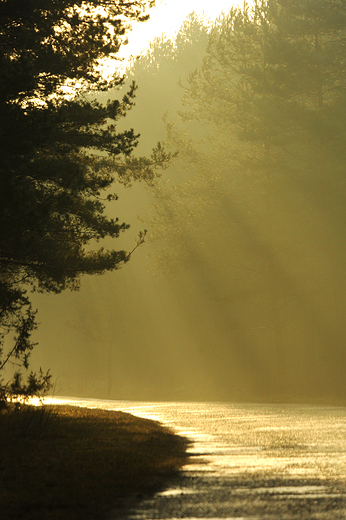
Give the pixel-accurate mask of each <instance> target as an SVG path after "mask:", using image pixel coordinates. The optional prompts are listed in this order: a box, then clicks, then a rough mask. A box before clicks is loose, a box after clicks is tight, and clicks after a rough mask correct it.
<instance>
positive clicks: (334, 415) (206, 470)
mask: <svg viewBox="0 0 346 520" xmlns="http://www.w3.org/2000/svg"><path fill="white" fill-rule="evenodd" d="M72 401H73V404H78V405H83V406H92V407H99V408H106V409H117V410H122V411H126V412H130V413H132V414H134V415H138V416H141V417H146V418H151V419H156V420H159V421H161V422H163V423H165V424H167V425H169V426H171V427H173V428H174V429H175V430H176V431H177V432H178V433H180V434H183V435H186V436H188V437H189V438H191V440H193V445H192V447H191V454H192V455H193V462H192V464H190V465H189V466H186V467H185V468H184V472H183V474H182V476H181V478H180V479H179V480H177V482H176V483H175V485H174V486H173V487H172V488H171V489H167V490H165V491H164V492H162V493H158V494H157V495H155V496H154V498H153V499H151V500H144V501H143V502H142V503H141V506H140V509H137V510H135V511H133V512H132V513H131V516H130V518H131V520H149V519H154V518H157V519H173V518H214V519H216V518H228V519H232V520H235V519H237V520H240V519H241V518H244V519H245V518H252V519H255V518H256V519H263V520H274V519H275V520H276V519H287V520H291V519H292V520H293V519H309V520H313V519H316V520H317V519H319V520H321V519H328V520H334V519H335V520H336V519H338V520H339V519H340V520H341V519H345V518H346V482H345V476H346V408H345V407H330V406H305V405H279V404H275V405H270V404H265V405H263V404H260V405H255V404H225V403H222V404H221V403H182V402H177V403H144V402H130V401H128V402H126V401H101V400H94V401H93V400H86V399H85V400H79V399H78V400H72ZM69 402H71V401H69Z"/></svg>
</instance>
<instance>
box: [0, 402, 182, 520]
mask: <svg viewBox="0 0 346 520" xmlns="http://www.w3.org/2000/svg"><path fill="white" fill-rule="evenodd" d="M186 447H187V441H186V439H184V438H182V437H179V436H177V435H174V434H173V433H172V432H171V431H170V430H169V429H167V428H165V427H163V426H161V425H160V424H159V423H157V422H155V421H149V420H146V419H140V418H137V417H133V416H132V415H130V414H126V413H123V412H114V411H105V410H90V409H86V408H78V407H72V406H47V407H44V408H35V407H24V409H21V410H19V411H18V412H13V411H12V412H8V411H2V412H1V414H0V518H1V520H10V519H11V520H12V519H13V520H20V519H23V520H34V519H35V520H38V519H40V520H46V519H47V520H53V519H54V520H77V519H78V520H79V519H81V520H91V519H100V520H101V519H105V518H116V517H119V518H120V517H125V516H126V510H127V508H128V507H129V506H130V505H131V504H132V503H133V501H134V500H136V499H138V498H139V497H141V496H143V495H145V494H147V493H151V492H153V491H156V490H158V489H160V488H161V487H163V486H164V485H165V484H166V483H167V481H168V480H169V479H170V478H171V477H172V476H173V475H174V474H176V472H177V471H178V470H179V469H180V468H181V466H182V465H183V464H184V463H186V462H187V455H186V451H185V450H186Z"/></svg>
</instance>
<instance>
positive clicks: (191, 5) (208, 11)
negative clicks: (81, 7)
mask: <svg viewBox="0 0 346 520" xmlns="http://www.w3.org/2000/svg"><path fill="white" fill-rule="evenodd" d="M243 4H244V0H233V1H232V0H213V2H210V0H209V1H208V0H180V1H177V0H157V2H156V7H154V8H152V9H149V10H148V14H149V15H150V19H149V20H148V21H147V22H139V23H134V24H133V27H132V31H131V32H129V33H128V34H127V36H128V41H129V43H128V44H127V45H123V46H122V47H121V49H120V52H119V54H118V56H119V58H121V59H125V60H126V61H127V60H128V59H129V58H130V57H131V56H132V57H135V56H137V55H139V54H141V53H142V52H144V51H145V50H147V49H148V48H149V44H150V42H151V41H153V39H154V38H156V37H158V36H161V35H163V34H164V35H165V36H167V37H168V38H172V36H174V34H176V33H177V32H178V31H179V29H180V27H181V25H182V24H183V22H184V21H185V20H186V18H187V16H188V15H189V14H190V13H191V12H192V11H195V12H196V14H198V15H200V16H204V17H205V18H206V19H210V20H215V18H217V17H218V16H219V15H220V14H221V13H222V12H225V13H227V12H228V11H229V10H230V9H231V8H232V7H234V6H240V5H243ZM112 68H113V70H114V68H116V69H119V64H118V66H117V67H114V62H113V64H112ZM107 69H108V67H105V69H104V70H105V71H106V70H107ZM108 72H109V73H111V70H110V69H108V70H107V73H108Z"/></svg>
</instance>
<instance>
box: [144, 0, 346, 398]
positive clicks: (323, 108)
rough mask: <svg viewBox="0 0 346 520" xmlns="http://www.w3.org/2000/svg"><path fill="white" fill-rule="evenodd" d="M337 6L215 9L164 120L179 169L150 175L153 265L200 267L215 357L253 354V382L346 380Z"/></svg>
mask: <svg viewBox="0 0 346 520" xmlns="http://www.w3.org/2000/svg"><path fill="white" fill-rule="evenodd" d="M345 8H346V4H345V2H344V1H339V0H307V1H297V2H294V1H293V2H291V1H286V0H268V1H257V2H254V3H253V4H251V5H250V4H249V5H246V4H245V5H244V7H243V8H241V9H238V8H234V9H231V10H230V11H229V13H226V14H224V15H222V16H220V17H219V19H217V20H216V21H215V24H214V25H213V27H212V28H211V29H210V30H209V34H208V43H207V47H206V51H205V55H204V58H203V63H202V65H201V66H199V67H198V68H195V69H192V70H191V74H190V76H189V78H188V80H187V81H183V82H182V85H183V88H184V91H183V99H182V101H183V105H184V106H185V108H184V110H181V111H180V121H179V122H178V123H179V124H178V125H176V126H175V125H174V123H173V122H171V123H168V125H167V131H168V134H167V142H168V143H171V146H172V150H175V151H178V152H179V155H178V158H177V161H176V165H175V168H179V167H180V168H181V171H182V172H183V174H181V175H185V178H186V181H185V182H184V183H180V184H174V185H170V184H167V183H166V184H165V183H161V184H159V185H158V186H157V187H156V188H155V194H156V204H155V211H156V215H155V216H154V218H153V219H152V220H151V222H150V228H151V235H152V240H153V241H154V242H155V244H156V246H157V247H158V248H159V249H160V250H161V251H159V261H160V265H161V266H163V267H164V268H167V267H170V266H173V265H175V266H177V265H179V266H181V267H183V268H184V269H189V268H190V269H191V270H193V271H194V272H195V273H196V271H198V270H199V271H200V281H201V284H203V285H204V286H205V287H206V291H207V293H208V294H209V296H210V298H211V299H213V301H214V302H216V301H219V302H220V303H219V304H217V303H214V304H213V305H211V304H209V305H210V307H211V308H214V309H215V308H217V311H215V312H216V313H217V314H218V318H217V320H218V323H219V324H220V327H224V328H225V330H227V333H225V334H226V337H227V339H225V346H224V348H223V350H221V348H220V350H218V354H219V356H215V358H217V357H219V360H220V361H219V363H220V367H221V364H222V365H223V368H224V366H228V367H229V372H228V373H227V377H228V378H229V377H230V375H229V374H230V373H231V374H232V377H233V376H234V377H235V379H236V377H237V374H236V368H234V367H237V366H238V367H239V359H243V360H244V364H245V365H247V366H248V367H249V371H251V366H257V367H258V369H257V370H256V374H257V377H258V378H259V379H261V381H262V383H261V384H260V386H261V391H268V392H273V391H275V392H276V393H277V392H281V391H282V392H285V393H286V394H287V392H290V391H292V382H293V381H294V382H295V383H294V386H295V388H296V391H297V392H299V391H300V392H302V393H304V392H309V391H311V392H318V391H319V388H320V389H321V392H325V393H328V392H329V393H330V394H333V395H334V396H335V395H338V394H339V395H340V394H341V393H342V394H343V395H345V392H346V389H345V385H344V377H343V374H342V369H340V370H339V368H338V367H342V366H344V362H345V352H344V348H343V345H344V342H345V337H346V329H345V294H346V293H345V272H346V264H345V247H346V243H345V238H344V229H345V225H346V213H345V200H346V192H345V188H346V186H345V157H344V154H345V147H344V146H343V142H344V139H345V132H346V126H345V117H344V114H345V86H346V74H345V72H346V71H345V60H344V55H345V42H346V40H345V35H346V20H345V12H346V10H345ZM158 70H159V67H158ZM172 119H173V118H172ZM181 121H183V122H184V123H185V127H186V128H184V129H183V130H181ZM195 128H197V129H198V130H197V131H195ZM172 172H173V171H172ZM169 173H171V170H169ZM165 245H166V246H165ZM225 302H227V303H225ZM225 305H227V308H225ZM222 314H225V315H227V324H226V323H221V321H222V320H221V317H220V316H221V315H222ZM220 320H221V321H220ZM226 344H227V345H228V347H226ZM312 360H313V361H312ZM302 367H304V369H303V368H302ZM245 370H246V368H245ZM303 371H304V376H303V377H304V380H302V379H301V378H300V376H299V374H302V373H303ZM259 374H260V375H259ZM322 388H323V390H322ZM263 389H264V390H263Z"/></svg>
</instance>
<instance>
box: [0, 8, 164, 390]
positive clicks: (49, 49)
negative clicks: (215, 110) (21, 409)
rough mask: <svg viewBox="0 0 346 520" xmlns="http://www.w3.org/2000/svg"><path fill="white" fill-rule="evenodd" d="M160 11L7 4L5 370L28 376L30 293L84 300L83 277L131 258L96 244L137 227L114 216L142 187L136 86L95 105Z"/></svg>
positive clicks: (35, 385)
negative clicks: (112, 207) (122, 195)
mask: <svg viewBox="0 0 346 520" xmlns="http://www.w3.org/2000/svg"><path fill="white" fill-rule="evenodd" d="M152 4H153V2H151V1H146V0H138V1H137V0H132V1H130V2H125V1H122V0H121V1H116V2H115V1H110V0H90V1H89V0H87V1H83V0H25V1H23V0H1V2H0V68H1V80H0V114H1V118H0V134H1V139H0V157H1V159H0V330H1V344H0V347H1V348H0V371H1V370H2V369H4V368H5V366H8V365H9V364H10V363H11V362H12V361H13V360H15V362H16V363H17V364H19V365H21V366H24V367H25V368H27V367H28V354H29V352H30V350H31V349H32V347H33V344H32V342H31V339H30V336H31V332H32V330H33V329H34V328H35V327H36V322H35V312H34V311H33V310H32V308H31V304H30V298H29V291H32V290H38V291H42V292H54V293H59V292H61V291H62V290H64V289H66V288H69V289H76V288H78V285H79V280H80V276H81V275H82V274H95V273H103V272H104V271H106V270H113V269H117V268H118V267H119V266H120V265H121V264H122V263H124V262H126V261H127V260H128V259H129V253H127V252H125V251H116V250H106V249H104V248H102V247H99V246H98V245H97V242H98V241H100V240H101V239H104V238H106V237H111V238H116V237H118V236H119V234H120V233H121V232H122V231H124V230H126V229H127V228H128V227H129V226H128V225H127V224H125V223H120V222H119V221H118V219H116V218H114V219H112V218H108V217H107V216H106V215H105V207H106V204H107V203H112V201H114V200H116V198H117V197H116V195H114V194H113V193H112V185H113V183H114V181H115V180H118V181H120V182H124V183H129V182H130V180H131V175H132V174H131V164H132V163H131V157H130V154H131V152H132V150H133V149H134V147H135V146H136V145H137V141H138V137H139V136H138V135H137V134H135V132H134V130H132V129H130V130H126V131H123V132H121V133H118V132H117V121H118V120H119V119H120V118H123V117H124V116H125V115H126V113H127V111H128V110H129V109H130V108H131V107H132V105H133V99H134V96H135V90H136V87H135V85H134V84H133V85H132V86H131V87H130V88H129V90H128V92H127V93H126V95H124V96H123V98H122V99H121V100H113V101H109V102H108V103H106V104H101V103H99V102H98V101H96V100H92V96H91V95H90V94H91V93H92V92H96V91H100V90H103V91H105V90H107V89H109V88H111V87H113V88H114V87H117V86H120V85H121V84H122V83H123V78H122V77H121V76H114V77H113V78H112V79H111V80H107V79H105V78H104V76H103V74H102V62H103V60H104V59H106V58H107V59H112V58H113V59H117V58H116V56H117V52H118V51H119V48H120V46H121V44H122V43H123V42H124V38H125V34H126V31H127V30H128V28H129V25H130V24H131V22H133V21H144V20H146V19H147V18H148V15H147V14H146V12H145V10H146V9H147V8H149V7H150V6H151V5H152ZM157 160H158V154H157V153H156V154H155V158H154V162H155V161H157ZM152 164H153V163H152V161H151V160H150V159H142V160H138V159H137V160H136V165H135V168H132V170H133V171H134V174H133V177H134V178H136V179H138V178H139V179H145V180H147V181H150V179H151V178H152V177H153V176H154V170H153V168H152ZM140 240H141V238H140ZM12 334H13V335H14V338H12V340H11V341H13V343H11V342H10V346H9V347H8V344H9V343H8V342H9V341H10V338H11V337H12ZM5 345H7V348H5ZM48 376H49V375H48V374H46V375H45V374H43V373H41V376H39V377H37V378H35V375H34V374H31V376H30V377H29V382H28V384H27V385H23V384H22V382H21V376H20V374H18V373H17V374H16V376H15V379H14V380H13V381H12V383H11V385H12V386H11V385H7V386H6V385H4V384H2V385H0V386H1V389H2V390H1V391H2V395H0V398H1V397H2V398H3V399H4V398H5V397H6V395H8V392H10V393H11V389H12V393H13V392H14V393H17V394H30V393H35V392H36V393H37V392H40V391H45V390H47V388H48V387H49V377H48Z"/></svg>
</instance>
